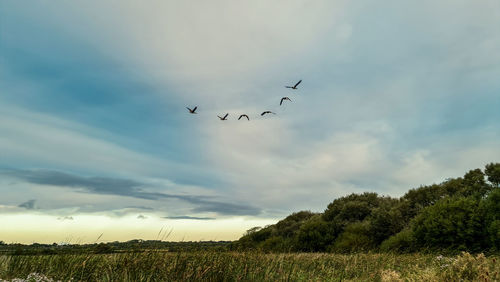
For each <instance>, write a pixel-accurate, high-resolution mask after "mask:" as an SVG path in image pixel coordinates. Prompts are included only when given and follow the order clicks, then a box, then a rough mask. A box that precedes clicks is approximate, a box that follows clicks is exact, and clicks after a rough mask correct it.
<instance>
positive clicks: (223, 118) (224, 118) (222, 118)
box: [218, 114, 229, 120]
mask: <svg viewBox="0 0 500 282" xmlns="http://www.w3.org/2000/svg"><path fill="white" fill-rule="evenodd" d="M228 115H229V114H226V115H225V116H224V117H221V116H218V117H219V118H220V120H227V116H228Z"/></svg>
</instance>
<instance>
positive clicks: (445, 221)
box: [412, 197, 485, 251]
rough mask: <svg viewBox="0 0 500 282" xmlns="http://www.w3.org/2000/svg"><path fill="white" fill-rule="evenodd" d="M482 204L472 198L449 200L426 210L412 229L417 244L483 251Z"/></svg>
mask: <svg viewBox="0 0 500 282" xmlns="http://www.w3.org/2000/svg"><path fill="white" fill-rule="evenodd" d="M479 203H480V202H479V200H478V199H476V198H473V197H469V198H463V197H458V198H446V199H443V200H441V201H439V202H437V203H436V204H435V205H433V206H430V207H427V208H425V209H424V210H422V212H420V214H418V215H417V217H416V218H415V222H414V224H413V228H412V229H413V232H414V235H415V238H416V241H417V243H418V244H419V245H420V246H423V247H429V248H431V249H450V250H459V251H460V250H472V251H479V250H482V249H483V247H484V245H485V240H484V225H483V221H484V215H483V213H482V211H481V209H480V207H479Z"/></svg>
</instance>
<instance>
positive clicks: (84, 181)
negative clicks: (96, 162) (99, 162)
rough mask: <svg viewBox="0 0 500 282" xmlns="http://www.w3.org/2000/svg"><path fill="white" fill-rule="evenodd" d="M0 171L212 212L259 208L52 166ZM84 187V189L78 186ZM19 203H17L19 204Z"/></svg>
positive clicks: (45, 182) (251, 212)
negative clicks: (174, 201) (150, 189)
mask: <svg viewBox="0 0 500 282" xmlns="http://www.w3.org/2000/svg"><path fill="white" fill-rule="evenodd" d="M0 174H4V175H8V176H12V177H15V178H18V179H22V180H24V181H27V182H30V183H34V184H40V185H53V186H58V187H69V188H75V189H78V191H79V192H85V193H94V194H105V195H118V196H126V197H133V198H139V199H146V200H154V201H156V200H162V199H177V200H181V201H185V202H188V203H190V204H193V205H195V207H194V208H193V209H192V211H193V212H215V213H218V214H223V215H258V214H260V212H261V210H260V209H259V208H257V207H253V206H249V205H244V204H233V203H224V202H219V201H211V200H207V197H205V196H193V195H174V194H167V193H160V192H147V191H144V188H147V186H148V185H147V184H146V183H142V182H138V181H135V180H129V179H120V178H110V177H84V176H79V175H75V174H69V173H65V172H60V171H54V170H15V169H10V170H3V171H0ZM81 189H83V190H81ZM30 203H31V202H30V201H28V202H26V203H23V204H21V205H23V206H22V207H24V208H27V209H30V207H31V208H34V200H33V203H32V205H30ZM21 205H20V207H21Z"/></svg>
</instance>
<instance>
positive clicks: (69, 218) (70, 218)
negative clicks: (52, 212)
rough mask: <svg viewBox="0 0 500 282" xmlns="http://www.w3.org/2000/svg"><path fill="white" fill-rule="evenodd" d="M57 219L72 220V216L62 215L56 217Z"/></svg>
mask: <svg viewBox="0 0 500 282" xmlns="http://www.w3.org/2000/svg"><path fill="white" fill-rule="evenodd" d="M57 219H58V220H61V221H65V220H73V217H72V216H63V217H58V218H57Z"/></svg>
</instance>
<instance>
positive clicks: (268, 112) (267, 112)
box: [260, 111, 276, 116]
mask: <svg viewBox="0 0 500 282" xmlns="http://www.w3.org/2000/svg"><path fill="white" fill-rule="evenodd" d="M265 114H273V115H275V114H276V113H273V112H271V111H265V112H262V114H260V115H261V116H263V115H265Z"/></svg>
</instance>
